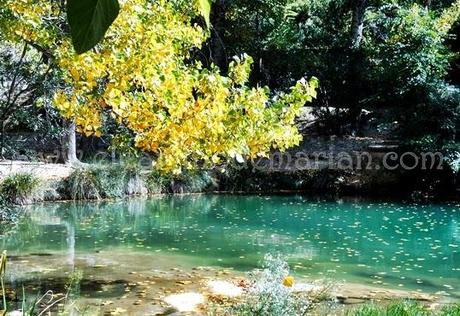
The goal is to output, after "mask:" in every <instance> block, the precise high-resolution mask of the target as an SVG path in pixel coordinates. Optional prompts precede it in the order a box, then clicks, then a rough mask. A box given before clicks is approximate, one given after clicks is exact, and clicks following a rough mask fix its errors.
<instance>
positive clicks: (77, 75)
mask: <svg viewBox="0 0 460 316" xmlns="http://www.w3.org/2000/svg"><path fill="white" fill-rule="evenodd" d="M120 4H121V10H120V14H119V16H118V17H117V19H116V20H115V22H114V23H113V24H112V26H111V27H110V29H109V30H108V32H107V34H106V38H105V39H104V40H103V41H102V42H101V43H100V44H99V45H98V46H96V48H95V49H93V50H91V51H89V52H87V53H84V54H81V55H77V54H76V53H75V51H74V50H73V47H72V42H71V40H70V37H69V36H68V31H66V24H65V23H66V22H65V19H64V18H63V10H62V8H61V7H60V4H59V2H54V1H44V0H42V1H37V0H23V1H14V0H6V6H5V8H4V9H2V10H3V12H2V13H1V15H2V16H3V17H6V16H7V17H8V20H5V19H3V20H2V22H1V25H2V27H3V29H4V30H6V32H5V33H4V36H5V37H6V38H7V39H8V40H9V41H11V42H16V43H19V42H26V43H30V45H31V46H33V47H35V48H36V49H39V50H43V51H46V52H48V53H49V55H50V56H52V59H53V62H54V63H55V64H56V65H57V67H58V68H59V69H60V71H61V73H62V78H63V82H64V83H65V84H64V85H63V87H62V88H61V89H59V90H58V91H57V93H56V95H55V97H54V104H55V106H56V108H57V109H59V111H60V112H61V113H62V115H63V116H64V117H65V118H68V119H70V120H74V121H75V122H76V124H77V126H78V130H79V131H80V132H81V133H83V134H84V135H86V136H91V135H95V136H100V135H101V128H102V125H103V119H102V118H103V114H104V113H109V114H110V115H111V116H112V117H113V118H114V119H115V120H116V121H117V122H118V124H120V125H122V126H125V127H126V128H128V129H129V130H130V131H132V133H133V134H134V135H135V146H136V147H137V148H139V149H141V150H143V151H146V152H151V153H154V154H156V155H157V157H158V159H157V167H158V168H159V169H161V170H164V171H168V172H175V173H179V172H181V170H182V169H184V168H185V169H190V168H194V167H195V164H196V162H200V164H204V165H212V164H218V163H222V162H225V161H227V160H229V159H237V160H242V159H246V158H249V159H251V158H255V157H259V156H265V155H266V154H267V153H268V152H269V151H270V150H271V148H276V149H279V150H285V149H287V148H289V147H291V146H293V145H296V144H298V143H299V141H300V140H301V136H300V134H299V132H298V130H297V128H296V125H295V118H296V117H297V116H298V115H299V112H300V109H301V107H302V106H303V105H304V104H305V103H306V102H308V101H311V100H312V98H313V97H315V95H316V87H317V81H316V79H314V78H313V79H311V80H310V81H306V80H304V79H302V80H300V81H299V82H298V83H297V84H296V85H295V86H294V87H293V88H292V89H291V91H290V92H289V93H281V94H278V95H276V96H274V97H271V96H270V92H269V89H268V88H266V87H254V88H251V87H248V86H247V81H248V78H249V74H250V69H251V64H252V59H251V58H250V57H249V56H242V57H241V58H235V60H234V61H233V62H232V63H231V64H230V67H229V73H228V75H226V76H224V75H222V74H221V73H220V71H219V69H217V68H216V67H211V69H204V68H203V67H202V65H201V64H200V63H199V62H198V61H194V60H193V59H192V58H191V51H192V50H193V49H197V48H200V47H201V45H202V43H203V42H204V41H206V39H207V36H208V32H207V31H206V30H205V29H203V28H202V27H200V26H199V25H197V24H194V23H193V18H194V16H195V13H194V12H198V6H199V3H198V2H197V3H195V7H194V8H191V7H190V5H189V3H187V2H186V1H180V0H178V1H166V0H159V1H149V0H124V1H121V2H120Z"/></svg>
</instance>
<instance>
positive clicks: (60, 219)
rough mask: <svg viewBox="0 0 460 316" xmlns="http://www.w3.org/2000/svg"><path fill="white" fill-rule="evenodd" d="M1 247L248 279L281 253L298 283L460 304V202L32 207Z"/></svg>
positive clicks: (172, 200) (257, 200)
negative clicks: (323, 282) (111, 255)
mask: <svg viewBox="0 0 460 316" xmlns="http://www.w3.org/2000/svg"><path fill="white" fill-rule="evenodd" d="M0 248H3V249H7V250H8V251H9V254H10V255H12V256H25V255H28V254H37V253H40V254H46V253H53V254H56V253H57V254H59V253H63V254H66V253H69V251H74V252H75V253H77V254H85V253H94V252H97V251H105V252H107V251H110V250H113V251H115V250H116V251H123V250H126V251H128V250H129V251H130V253H131V255H132V253H133V252H134V254H136V253H138V254H142V255H145V254H152V258H153V259H154V258H155V257H157V256H161V255H162V254H165V255H178V256H180V258H181V260H182V261H181V264H184V263H185V262H184V261H187V260H189V261H190V264H191V265H192V264H193V265H207V266H221V267H232V268H234V269H237V270H241V271H249V270H251V269H253V268H254V267H257V265H258V264H259V262H260V260H261V259H262V258H263V256H264V254H266V253H269V252H272V253H273V252H275V253H281V254H282V255H283V256H285V257H286V259H287V260H288V261H289V263H290V265H291V267H292V268H293V270H294V273H295V274H296V275H299V276H304V277H307V278H311V279H318V278H330V279H334V280H338V281H345V282H354V283H363V284H370V285H379V286H383V287H385V286H387V287H391V288H398V289H411V290H415V289H420V290H422V291H426V292H430V293H435V292H439V291H443V292H445V293H447V294H449V295H450V296H452V297H460V207H459V205H454V204H440V205H402V204H392V203H370V202H363V201H360V202H349V201H323V200H314V201H313V200H311V199H307V198H302V197H295V196H271V197H264V196H261V197H258V196H186V197H167V198H156V199H150V200H132V201H123V202H113V203H109V202H106V203H85V204H72V203H56V204H45V205H39V206H34V207H32V208H31V210H30V216H28V217H26V218H25V219H24V220H23V221H22V222H21V224H20V225H19V227H18V229H17V230H16V231H15V232H14V233H12V234H10V235H9V236H8V237H4V238H3V239H0ZM153 262H154V260H153ZM171 266H174V262H171Z"/></svg>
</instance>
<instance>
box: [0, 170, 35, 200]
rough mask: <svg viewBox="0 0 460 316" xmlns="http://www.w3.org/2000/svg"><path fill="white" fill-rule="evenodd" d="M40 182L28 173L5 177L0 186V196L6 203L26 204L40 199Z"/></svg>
mask: <svg viewBox="0 0 460 316" xmlns="http://www.w3.org/2000/svg"><path fill="white" fill-rule="evenodd" d="M39 186H40V180H39V179H38V178H37V177H35V176H34V175H32V174H29V173H17V174H14V175H10V176H8V177H6V178H5V179H4V180H3V182H2V183H1V184H0V196H1V198H2V199H3V200H5V201H6V202H8V203H14V204H26V203H30V202H32V201H34V200H38V199H40V192H39V190H38V189H39Z"/></svg>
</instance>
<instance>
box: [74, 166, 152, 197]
mask: <svg viewBox="0 0 460 316" xmlns="http://www.w3.org/2000/svg"><path fill="white" fill-rule="evenodd" d="M66 183H67V189H68V191H70V196H71V198H72V199H74V200H97V199H103V198H122V197H124V196H126V195H139V194H147V193H148V190H147V184H146V183H145V180H144V179H143V177H142V175H141V171H140V169H139V168H138V167H137V166H135V165H117V164H113V165H109V164H107V165H91V166H89V167H83V168H80V169H76V170H75V171H74V172H73V173H72V174H71V175H70V177H69V178H68V179H67V180H66Z"/></svg>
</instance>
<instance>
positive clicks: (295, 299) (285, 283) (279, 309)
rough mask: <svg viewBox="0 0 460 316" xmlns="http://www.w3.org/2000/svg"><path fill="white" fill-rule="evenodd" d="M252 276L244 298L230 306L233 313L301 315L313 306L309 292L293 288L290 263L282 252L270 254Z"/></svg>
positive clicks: (274, 315) (273, 315) (280, 315)
mask: <svg viewBox="0 0 460 316" xmlns="http://www.w3.org/2000/svg"><path fill="white" fill-rule="evenodd" d="M249 279H250V285H249V287H248V289H247V292H246V294H245V295H244V297H243V300H242V302H241V303H239V304H237V305H235V306H233V307H231V308H230V309H231V310H230V311H229V314H230V315H240V316H243V315H261V316H262V315H263V316H298V315H305V314H306V312H307V311H308V310H309V309H310V307H311V304H310V301H309V299H308V297H307V296H306V295H305V294H302V293H294V291H293V290H292V287H291V285H292V283H291V284H290V280H291V281H292V280H293V279H292V277H290V276H289V265H288V264H287V262H286V261H285V260H283V259H282V258H281V257H280V256H274V255H271V254H268V255H266V256H265V258H264V263H263V269H262V270H257V271H254V272H251V273H250V275H249Z"/></svg>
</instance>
